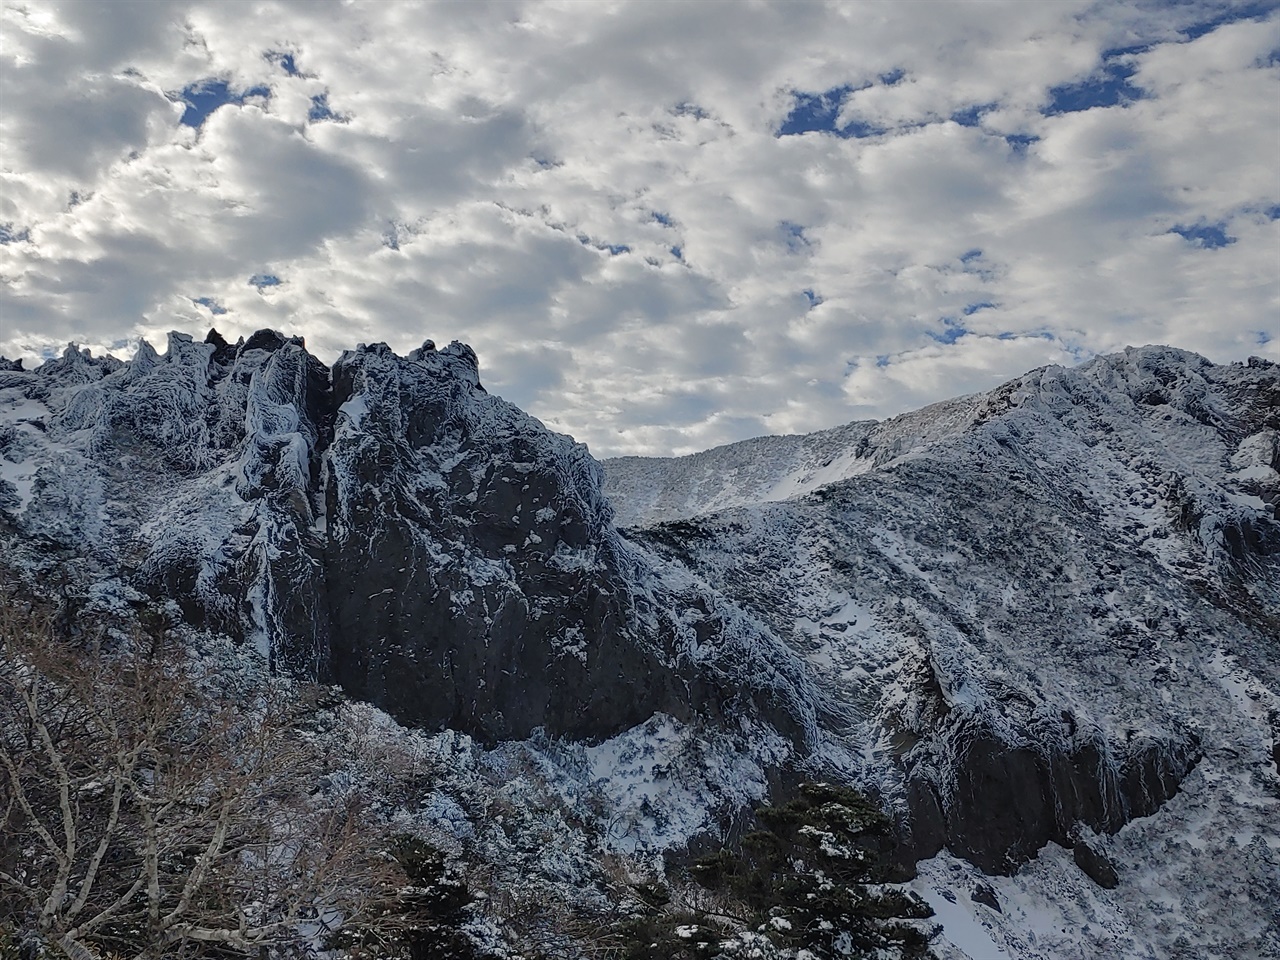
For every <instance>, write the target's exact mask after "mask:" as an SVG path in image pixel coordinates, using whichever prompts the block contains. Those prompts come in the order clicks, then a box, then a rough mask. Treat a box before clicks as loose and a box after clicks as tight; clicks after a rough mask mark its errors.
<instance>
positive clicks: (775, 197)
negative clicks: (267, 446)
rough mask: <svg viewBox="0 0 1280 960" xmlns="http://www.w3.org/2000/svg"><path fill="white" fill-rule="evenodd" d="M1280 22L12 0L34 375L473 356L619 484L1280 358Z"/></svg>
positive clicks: (8, 171)
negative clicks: (48, 368) (267, 338)
mask: <svg viewBox="0 0 1280 960" xmlns="http://www.w3.org/2000/svg"><path fill="white" fill-rule="evenodd" d="M1278 157H1280V0H1272V2H1239V3H1222V2H1198V0H1188V2H1179V3H1175V4H1169V3H1149V2H1141V3H1137V2H1125V0H1107V2H1102V3H1089V2H1076V0H1051V2H1034V0H1013V2H1001V0H992V2H976V0H975V2H928V0H916V2H863V3H856V2H844V3H807V2H801V0H785V2H780V3H768V2H733V3H718V2H713V0H701V2H697V3H665V2H660V0H645V2H634V3H633V2H612V0H590V2H556V0H542V2H536V3H499V2H494V3H479V2H477V3H421V4H419V3H409V2H392V0H384V2H373V3H361V2H356V3H350V2H324V0H312V2H306V3H284V2H257V0H240V2H235V3H229V2H200V0H196V2H184V0H175V2H169V0H144V2H136V3H135V2H129V0H113V2H106V3H93V2H88V0H79V2H70V3H54V2H28V0H0V281H2V282H0V354H4V355H7V356H9V357H11V358H12V357H16V356H20V357H23V358H24V359H25V360H26V362H27V363H28V365H29V366H30V365H33V364H35V363H38V362H39V358H40V357H42V356H49V355H50V354H51V352H52V351H55V350H59V349H61V347H62V346H63V345H65V344H66V343H67V342H68V341H75V342H77V343H80V344H82V345H85V346H88V347H90V348H91V349H93V350H94V351H95V353H97V352H102V351H108V352H113V353H115V354H116V355H118V356H121V357H124V358H127V357H128V356H129V355H131V352H132V350H133V349H134V348H135V347H136V343H137V340H138V339H139V338H146V339H147V340H149V341H150V342H151V343H152V344H153V345H155V346H156V347H157V348H158V349H161V350H163V349H164V343H165V334H166V333H167V332H168V331H170V330H179V331H184V332H188V333H192V334H194V335H196V336H197V337H203V336H204V334H205V332H206V331H207V330H208V329H209V328H210V327H214V326H216V327H217V329H218V330H219V331H220V332H221V333H223V334H224V335H225V336H226V337H227V338H228V339H229V340H231V341H233V342H234V341H235V339H236V338H237V337H239V336H248V335H249V334H250V333H252V332H253V331H255V330H257V329H260V328H263V327H272V328H275V329H277V330H280V331H281V332H284V333H287V334H291V335H297V336H302V337H305V339H306V343H307V346H308V349H310V350H311V351H312V352H313V353H315V354H316V355H317V356H319V357H320V358H321V359H323V360H325V361H326V362H328V361H332V360H333V359H334V358H336V357H337V355H338V354H339V353H340V352H341V351H342V350H344V349H350V348H353V347H354V346H355V345H356V344H357V343H361V342H364V343H373V342H378V341H385V342H386V343H388V344H390V345H391V346H392V347H393V348H395V349H396V350H398V351H400V352H404V351H407V350H409V349H411V348H413V347H415V346H417V345H419V344H421V343H422V341H423V340H425V339H428V338H430V339H433V340H435V341H436V342H437V343H439V344H442V345H443V344H444V343H445V342H447V341H449V340H453V339H458V340H462V341H464V342H467V343H470V344H471V345H472V346H474V347H475V349H476V351H477V352H478V354H479V356H480V362H481V376H482V379H483V381H484V383H485V386H486V387H487V388H488V389H489V390H490V392H493V393H497V394H499V395H501V396H503V397H505V398H506V399H508V400H510V401H512V402H514V403H516V404H518V405H520V406H521V407H523V408H525V409H526V410H528V411H530V412H531V413H533V414H534V415H536V416H538V417H539V418H541V419H542V420H543V421H544V422H545V423H546V424H547V425H548V426H550V427H552V428H553V429H556V430H560V431H563V432H566V433H569V434H572V435H573V436H575V437H576V438H578V439H579V440H582V441H584V442H587V443H588V444H589V445H590V447H591V449H592V452H593V453H595V454H596V455H597V456H613V455H620V454H631V453H636V454H650V455H667V454H680V453H688V452H693V451H696V450H702V449H706V448H708V447H712V446H715V445H717V444H721V443H726V442H730V441H733V440H738V439H743V438H746V437H750V436H756V435H760V434H764V433H799V432H807V431H810V430H815V429H820V428H823V427H828V426H833V425H836V424H839V423H845V422H848V421H851V420H857V419H867V418H872V417H875V418H880V417H885V416H889V415H892V414H895V413H898V412H902V411H904V410H907V409H913V408H916V407H919V406H922V405H924V404H927V403H930V402H933V401H936V400H942V399H946V398H948V397H951V396H955V395H959V394H963V393H970V392H976V391H980V390H987V389H990V388H992V387H994V386H996V385H997V384H999V383H1000V382H1002V381H1004V380H1007V379H1009V378H1011V377H1014V376H1017V375H1018V374H1021V373H1023V372H1025V371H1027V370H1029V369H1031V368H1033V367H1037V366H1040V365H1043V364H1047V363H1061V364H1067V365H1069V364H1075V363H1079V362H1082V361H1083V360H1086V359H1088V358H1089V357H1091V356H1093V355H1095V354H1097V353H1106V352H1111V351H1115V350H1118V349H1121V348H1123V347H1124V346H1126V345H1129V344H1133V345H1140V344H1147V343H1167V344H1172V345H1174V346H1178V347H1183V348H1186V349H1190V350H1195V351H1198V352H1200V353H1202V354H1204V355H1206V356H1207V357H1209V358H1210V359H1212V360H1215V361H1220V362H1222V361H1230V360H1242V359H1244V358H1246V357H1248V356H1250V355H1258V356H1262V357H1266V358H1269V359H1271V360H1280V163H1278V162H1277V158H1278Z"/></svg>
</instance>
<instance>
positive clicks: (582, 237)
mask: <svg viewBox="0 0 1280 960" xmlns="http://www.w3.org/2000/svg"><path fill="white" fill-rule="evenodd" d="M578 242H579V243H580V244H582V245H583V246H584V247H591V248H592V249H594V250H604V251H606V252H607V253H608V254H609V256H611V257H616V256H618V255H620V254H623V253H630V252H631V248H630V247H628V246H627V245H626V244H625V243H599V242H597V241H595V240H592V239H591V238H590V237H588V236H587V235H586V234H585V233H580V234H578Z"/></svg>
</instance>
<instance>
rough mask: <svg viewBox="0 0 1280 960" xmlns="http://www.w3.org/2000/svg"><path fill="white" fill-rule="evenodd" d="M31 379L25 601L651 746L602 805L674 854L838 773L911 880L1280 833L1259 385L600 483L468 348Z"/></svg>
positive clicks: (12, 378)
mask: <svg viewBox="0 0 1280 960" xmlns="http://www.w3.org/2000/svg"><path fill="white" fill-rule="evenodd" d="M8 367H9V368H8V369H6V368H5V366H4V365H0V540H3V542H4V545H5V555H6V557H7V559H6V561H5V565H6V566H7V567H9V568H11V570H12V571H13V572H14V575H15V576H19V577H23V578H25V579H26V580H27V581H28V582H30V583H32V584H39V583H41V582H44V583H54V582H62V583H64V584H65V583H73V584H78V586H76V587H75V589H76V590H79V591H80V592H79V593H78V594H77V596H76V597H75V598H74V600H75V603H77V604H80V605H82V606H84V607H85V608H86V609H88V608H93V609H96V610H99V611H110V610H116V611H119V612H121V613H124V614H131V613H132V612H136V611H137V610H138V609H140V608H141V607H143V606H145V605H146V604H148V603H154V602H172V603H173V604H175V605H176V609H177V610H178V611H179V612H180V616H181V617H182V618H183V619H184V620H185V621H186V622H187V623H188V624H189V625H190V626H191V627H192V628H193V629H197V630H204V631H209V632H212V633H215V634H225V635H227V636H230V637H232V638H234V639H235V640H236V641H237V642H239V643H240V644H241V647H242V649H243V650H245V651H246V653H248V654H253V655H258V656H261V657H262V658H263V659H264V661H265V662H266V663H268V664H270V665H272V666H273V667H275V668H276V669H278V670H280V671H281V672H285V673H291V674H294V675H297V676H302V677H308V678H311V679H319V680H326V681H334V682H337V683H339V684H341V685H342V686H343V687H344V688H345V689H346V690H347V692H348V693H349V694H351V695H353V696H355V697H357V698H360V699H364V700H367V701H369V702H371V703H373V704H375V705H377V706H380V707H383V708H384V709H386V710H388V711H389V712H390V713H391V714H392V715H393V716H395V717H397V718H398V719H400V720H401V721H402V722H404V723H406V724H408V725H411V726H419V727H422V728H424V729H425V730H428V731H430V730H441V729H450V730H460V731H463V732H465V733H469V734H471V735H473V736H475V737H476V738H478V740H479V741H480V742H482V743H487V744H495V743H499V742H502V741H513V740H526V739H528V740H529V742H535V741H536V740H537V738H538V737H551V738H552V739H553V740H555V739H557V738H564V739H566V740H570V741H577V742H582V743H585V744H587V745H588V746H587V749H589V750H596V751H598V755H599V756H600V757H601V758H607V757H610V756H614V755H615V754H614V751H616V750H620V749H622V748H621V747H620V746H617V745H619V744H623V743H628V744H631V745H632V747H634V748H636V749H639V750H640V751H641V752H640V756H642V757H643V756H646V755H649V754H651V755H652V756H653V759H652V760H651V761H644V762H643V763H641V765H640V767H639V768H638V769H639V771H640V772H639V773H636V770H635V769H631V770H630V772H629V773H627V775H626V776H627V777H628V778H631V779H627V780H625V781H624V780H622V779H618V778H620V777H622V774H621V773H620V772H619V769H620V768H613V767H611V766H609V765H608V764H604V762H603V760H602V761H601V764H603V765H594V766H591V767H590V769H591V770H592V771H593V772H592V774H591V776H593V777H595V778H596V779H597V780H598V782H600V783H603V784H606V787H605V791H606V793H607V794H609V795H610V796H612V797H613V798H614V799H613V800H612V801H611V802H613V803H615V804H617V806H616V808H615V810H614V813H613V815H614V816H625V817H628V818H631V819H632V821H633V822H634V824H635V829H636V830H637V831H638V833H637V835H638V836H641V837H647V838H648V839H647V840H645V841H644V842H646V843H653V844H657V845H662V844H668V845H669V844H680V843H683V842H686V841H688V840H689V839H691V838H692V836H693V835H694V833H696V832H697V831H698V830H708V829H710V830H715V829H718V827H717V826H716V823H717V819H718V818H720V819H721V822H723V819H722V818H724V817H730V818H731V817H732V815H733V810H732V804H734V803H737V804H742V803H743V802H744V800H749V799H751V798H752V797H754V798H756V799H758V798H759V797H760V796H762V795H763V793H764V792H766V791H767V790H769V789H770V786H769V785H770V784H771V783H772V784H774V786H778V785H780V784H783V783H784V782H785V781H787V780H788V779H789V780H791V781H792V782H794V780H795V779H797V778H800V777H807V776H814V775H821V776H830V777H833V778H835V779H838V780H841V781H844V782H850V783H856V784H857V785H859V786H860V787H862V788H864V789H867V790H869V791H870V792H872V793H873V794H874V795H875V796H876V797H877V798H878V799H879V800H880V802H881V803H882V804H884V805H885V806H886V808H888V809H889V810H890V811H891V812H893V813H894V815H895V816H896V818H897V820H898V822H899V824H900V827H901V830H902V833H903V837H902V839H903V843H904V849H905V850H906V851H908V852H909V855H910V857H911V858H912V859H923V860H929V859H930V858H933V857H935V856H936V855H938V854H939V851H941V850H943V849H944V848H946V849H947V850H949V851H951V853H953V854H957V855H959V856H961V857H963V858H964V859H966V860H968V861H969V862H971V863H973V864H976V865H977V866H978V867H980V868H981V869H982V870H984V871H985V872H987V873H989V874H993V875H1007V874H1012V873H1015V872H1017V871H1018V870H1019V869H1020V868H1021V867H1022V865H1024V864H1026V863H1028V862H1029V861H1032V860H1034V859H1035V858H1036V857H1037V856H1038V855H1039V854H1040V852H1041V851H1043V850H1045V849H1046V848H1048V847H1050V846H1051V845H1053V844H1057V845H1060V846H1063V847H1067V848H1074V849H1075V850H1076V851H1077V853H1076V860H1077V862H1078V863H1080V864H1081V867H1082V868H1085V867H1086V865H1088V869H1090V870H1091V871H1092V872H1091V873H1090V876H1094V877H1095V879H1097V878H1098V877H1101V878H1103V879H1106V878H1108V877H1109V874H1108V872H1107V870H1106V869H1103V868H1101V867H1099V866H1098V864H1099V863H1108V862H1110V861H1109V859H1108V858H1109V857H1110V856H1112V855H1115V856H1119V853H1120V852H1122V851H1126V850H1129V849H1130V848H1128V847H1126V846H1125V843H1126V842H1127V841H1125V840H1124V838H1125V837H1127V836H1132V835H1135V833H1140V832H1141V831H1143V830H1147V829H1155V828H1154V827H1146V826H1144V824H1145V823H1146V822H1147V821H1153V820H1159V819H1160V817H1164V816H1168V817H1176V816H1181V814H1178V813H1177V812H1176V811H1177V810H1180V809H1183V808H1184V807H1187V806H1188V805H1191V806H1192V807H1195V808H1197V809H1211V810H1214V811H1217V812H1218V813H1217V814H1215V815H1230V816H1231V817H1234V818H1235V820H1236V821H1237V822H1239V823H1242V824H1243V823H1248V824H1250V827H1249V829H1250V830H1251V831H1253V834H1254V835H1257V836H1271V835H1272V834H1274V829H1273V828H1268V827H1267V826H1266V820H1267V817H1268V816H1269V814H1268V813H1267V811H1269V810H1271V809H1272V806H1274V804H1272V803H1271V801H1270V800H1269V799H1268V797H1270V796H1271V794H1270V793H1268V791H1274V789H1275V787H1274V783H1275V781H1276V773H1277V772H1280V695H1278V693H1277V691H1280V678H1278V677H1277V675H1276V672H1277V667H1276V662H1277V659H1276V653H1277V652H1278V651H1280V627H1277V623H1278V622H1280V621H1278V619H1277V618H1278V616H1280V596H1278V595H1277V591H1278V590H1280V533H1278V531H1280V524H1277V509H1280V507H1278V506H1277V504H1278V501H1277V494H1278V493H1280V473H1278V472H1277V468H1280V443H1278V441H1277V437H1278V436H1280V372H1278V371H1277V368H1276V367H1275V366H1274V365H1273V364H1269V363H1268V362H1267V361H1261V360H1258V361H1250V362H1248V363H1246V364H1230V365H1215V364H1211V363H1209V362H1208V361H1207V360H1205V359H1204V358H1202V357H1198V356H1196V355H1194V354H1188V353H1185V352H1182V351H1177V350H1174V349H1172V348H1153V347H1148V348H1132V349H1131V350H1128V351H1126V352H1124V353H1122V354H1117V355H1113V356H1110V357H1102V358H1097V359H1095V360H1094V361H1091V362H1090V363H1089V364H1086V365H1084V366H1083V367H1079V368H1073V369H1063V368H1053V367H1048V368H1041V369H1040V370H1036V371H1032V372H1031V373H1028V374H1027V375H1025V376H1023V377H1021V378H1016V379H1015V380H1013V381H1010V382H1009V383H1008V384H1005V385H1003V386H1002V387H1000V388H997V389H996V390H995V391H992V392H990V393H988V394H982V395H974V396H972V397H966V398H960V399H958V400H956V401H948V402H946V403H943V404H940V405H935V406H934V407H930V408H926V409H925V410H924V411H916V412H913V413H910V414H905V415H903V416H901V417H899V418H891V419H890V420H888V421H882V422H879V423H866V422H863V423H854V424H851V425H847V426H845V427H839V428H835V429H833V430H830V431H824V432H821V433H819V434H817V435H809V436H807V437H800V438H788V437H784V438H758V439H756V440H751V441H744V442H743V443H740V444H736V445H731V446H729V447H725V448H717V449H716V450H712V451H708V452H706V453H704V454H695V455H691V456H690V457H686V458H679V459H672V460H663V461H647V460H637V459H635V458H627V459H624V460H613V461H606V462H605V463H604V465H603V467H602V466H601V465H600V464H597V463H596V461H595V460H594V459H593V458H591V457H590V455H589V453H588V452H587V451H586V449H585V447H583V446H582V445H580V444H576V443H574V441H572V439H570V438H567V437H563V436H560V435H557V434H553V433H551V432H549V431H547V430H546V429H545V428H544V427H543V426H542V425H541V424H540V423H539V422H538V421H536V420H535V419H534V418H532V417H529V416H528V415H527V414H524V413H523V412H521V411H519V410H518V409H517V408H515V407H514V406H512V405H510V404H507V403H505V401H502V400H501V399H499V398H496V397H493V396H492V395H490V394H488V393H487V391H485V390H484V388H483V387H482V386H481V384H480V377H479V366H478V362H477V360H476V357H475V354H474V352H473V351H471V350H470V348H469V347H465V346H464V345H462V344H458V343H455V344H450V345H449V346H447V347H445V348H444V349H441V350H437V349H436V348H435V345H434V344H432V343H431V342H430V341H428V342H427V343H425V344H424V345H423V346H422V347H421V348H419V349H417V350H415V351H412V352H411V353H409V354H408V355H407V356H405V357H400V356H397V355H396V354H395V353H394V352H393V351H391V350H390V348H388V347H387V346H386V345H385V344H374V345H370V346H365V347H361V348H359V349H357V350H355V351H348V352H346V353H344V354H343V355H342V356H341V357H340V358H339V360H338V361H337V362H335V364H334V365H333V366H332V367H331V368H330V367H325V365H323V364H321V363H320V362H319V361H318V360H316V359H315V358H314V357H311V356H310V354H308V353H307V352H306V350H305V346H304V344H303V343H302V342H301V341H300V340H297V339H291V338H286V337H282V336H280V335H279V334H276V333H273V332H270V331H264V332H261V333H259V334H255V335H254V337H251V338H249V339H248V340H247V341H243V342H242V343H240V344H238V345H235V346H234V347H233V346H232V345H230V344H227V343H226V342H225V340H222V338H221V337H216V336H215V335H213V334H211V335H210V337H208V338H207V340H206V342H204V343H198V342H196V341H194V340H193V339H192V338H190V337H187V336H185V335H181V334H174V335H171V337H170V341H169V346H168V350H167V352H166V353H165V354H164V355H159V354H157V353H156V352H155V351H154V350H153V349H152V348H151V347H150V346H149V345H145V344H143V345H140V346H139V348H138V351H137V355H136V356H135V358H134V359H133V360H131V361H128V362H122V361H119V360H115V359H114V358H110V359H102V358H94V357H92V356H90V355H88V354H87V352H83V351H79V350H78V349H75V348H68V350H67V351H66V352H65V353H64V354H63V356H62V357H60V358H58V359H56V360H54V361H50V363H47V364H46V365H45V366H44V367H41V368H39V369H37V370H36V371H25V370H21V369H13V365H12V364H10V365H8ZM815 438H816V439H815ZM806 444H807V445H806ZM824 471H825V472H824ZM781 494H786V496H781ZM646 498H647V499H646ZM68 589H70V588H68ZM255 652H256V653H255ZM1239 689H1247V690H1248V691H1250V692H1249V695H1248V697H1247V698H1246V700H1248V703H1249V704H1252V706H1249V705H1246V704H1245V703H1244V702H1243V701H1241V700H1240V698H1239V697H1238V696H1237V693H1236V692H1235V691H1237V690H1239ZM713 745H718V746H713ZM632 747H628V748H627V749H628V750H631V749H632ZM667 750H671V751H675V753H674V754H671V755H667V754H665V753H664V751H667ZM708 750H717V751H718V750H728V751H729V752H730V754H731V755H734V756H736V757H738V758H740V759H739V766H737V767H735V768H733V769H736V770H737V771H738V772H737V773H735V774H733V777H734V778H738V779H739V782H736V783H734V782H730V781H728V780H724V779H723V778H724V777H726V776H728V774H726V773H725V772H724V771H725V770H726V769H729V768H728V767H726V766H725V765H724V764H723V763H721V762H719V761H717V762H714V763H712V762H709V761H707V760H706V758H707V757H708V756H710V755H709V754H708V753H707V751H708ZM646 751H647V752H648V753H646ZM628 755H633V754H628ZM664 757H665V759H664ZM698 757H702V758H703V759H701V760H699V759H696V758H698ZM743 764H745V766H743ZM629 769H630V768H629ZM636 776H639V777H640V781H639V782H640V783H642V784H644V786H643V787H642V788H641V787H637V786H636V785H635V781H634V778H635V777H636ZM673 776H675V777H678V778H679V782H680V783H681V784H685V785H686V787H687V791H686V789H685V787H682V788H681V791H674V792H672V786H671V783H670V778H671V777H673ZM1237 781H1238V784H1237V786H1238V790H1237V793H1238V796H1236V795H1230V792H1229V791H1228V790H1227V788H1226V787H1225V786H1215V784H1220V783H1224V782H1231V783H1236V782H1237ZM624 782H625V783H628V784H632V785H631V786H624V785H623V784H624ZM744 783H745V784H749V787H747V788H746V789H747V790H748V793H747V795H744V794H743V789H744V787H743V784H744ZM608 784H614V786H607V785H608ZM698 784H700V785H698ZM695 785H697V786H695ZM1188 785H1189V786H1188ZM637 789H639V791H640V792H639V793H638V794H637V793H635V792H634V791H635V790H637ZM1233 789H1235V788H1233ZM682 791H684V792H682ZM676 796H683V797H685V799H683V800H680V801H678V802H679V803H690V802H692V803H695V804H697V803H701V804H703V805H704V807H705V809H703V810H702V812H701V813H700V814H691V813H689V811H683V812H682V811H680V810H677V809H675V808H670V807H667V808H664V807H663V804H664V803H667V802H670V803H677V801H676V800H674V799H670V800H669V801H666V800H662V799H661V798H663V797H669V798H674V797H676ZM689 797H693V798H698V797H701V798H703V799H701V800H697V799H694V800H690V799H688V798H689ZM713 797H716V798H720V799H715V800H713V799H711V798H713ZM729 797H733V798H735V799H734V800H731V801H730V800H728V799H726V798H729ZM637 798H638V799H637ZM654 798H658V799H654ZM641 800H643V802H641ZM726 803H727V804H729V806H726V805H725V804H726ZM655 805H656V806H655ZM1169 809H1172V810H1174V811H1175V812H1174V813H1169V814H1167V815H1166V814H1165V813H1164V812H1162V811H1165V810H1169ZM664 810H665V812H664ZM664 818H665V821H664ZM663 822H666V823H668V824H669V825H679V826H669V827H668V828H663V827H662V826H661V824H662V823H663ZM1269 829H1270V833H1268V830H1269ZM1213 843H1216V840H1215V841H1213ZM1268 843H1269V841H1268ZM1277 848H1280V837H1277V838H1276V844H1275V847H1271V846H1267V847H1266V851H1263V850H1258V851H1257V852H1256V856H1257V857H1259V858H1261V859H1260V860H1259V863H1260V864H1265V863H1268V862H1270V861H1269V860H1268V859H1267V858H1268V857H1271V858H1274V854H1272V853H1270V852H1267V851H1272V850H1274V849H1277ZM1205 849H1220V848H1218V847H1215V846H1213V844H1212V843H1208V842H1206V847H1205ZM1108 851H1112V853H1111V854H1109V853H1108ZM930 862H932V860H931V861H930ZM1195 862H1196V858H1195V857H1194V856H1191V855H1180V858H1176V862H1175V866H1174V867H1171V868H1170V869H1175V867H1176V868H1177V869H1182V865H1186V864H1193V863H1195ZM1114 869H1115V868H1113V871H1114ZM1119 869H1120V873H1121V874H1122V875H1123V874H1125V864H1124V863H1123V862H1120V863H1119ZM1188 869H1190V868H1188ZM1099 882H1101V881H1099ZM1169 882H1170V883H1175V880H1173V879H1171V880H1169ZM1176 882H1177V883H1184V881H1182V880H1178V881H1176ZM1187 882H1189V881H1187ZM1175 885H1176V884H1175ZM1184 885H1185V883H1184ZM1133 922H1134V923H1138V922H1139V921H1138V920H1137V919H1135V920H1133ZM1007 933H1008V936H1009V937H1015V932H1014V931H1008V932H1007ZM1153 935H1154V934H1153ZM1007 942H1010V943H1012V942H1014V941H1012V940H1010V941H1007ZM1026 955H1028V956H1030V955H1033V954H1031V953H1027V954H1026Z"/></svg>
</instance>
